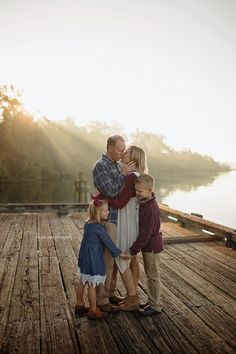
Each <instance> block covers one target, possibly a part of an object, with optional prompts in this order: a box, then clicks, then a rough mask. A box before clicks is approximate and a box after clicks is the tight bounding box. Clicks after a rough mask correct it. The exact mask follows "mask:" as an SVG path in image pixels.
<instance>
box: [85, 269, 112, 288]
mask: <svg viewBox="0 0 236 354" xmlns="http://www.w3.org/2000/svg"><path fill="white" fill-rule="evenodd" d="M105 280H106V275H90V274H82V273H81V281H82V283H83V285H85V284H86V283H89V285H92V286H93V287H94V288H95V287H96V286H98V285H99V284H103V285H104V283H105Z"/></svg>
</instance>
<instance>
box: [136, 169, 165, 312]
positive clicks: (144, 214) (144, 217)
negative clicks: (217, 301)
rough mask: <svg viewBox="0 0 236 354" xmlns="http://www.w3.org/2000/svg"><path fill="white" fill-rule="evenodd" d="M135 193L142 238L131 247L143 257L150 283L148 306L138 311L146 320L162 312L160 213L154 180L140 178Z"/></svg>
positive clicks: (151, 178)
mask: <svg viewBox="0 0 236 354" xmlns="http://www.w3.org/2000/svg"><path fill="white" fill-rule="evenodd" d="M134 183H135V192H136V195H137V197H138V199H139V235H138V238H137V240H136V241H135V242H134V243H133V245H132V246H131V247H130V254H131V255H132V256H134V255H136V254H137V253H139V252H140V251H142V254H143V262H144V270H145V274H146V276H147V279H148V304H146V306H145V307H144V308H143V309H140V310H139V314H140V315H143V316H149V315H155V314H159V313H160V312H161V304H160V269H159V265H160V255H159V253H160V252H162V251H163V249H164V247H163V239H162V233H161V232H160V210H159V207H158V204H157V201H156V197H155V195H154V193H153V186H154V178H153V177H152V176H151V175H149V174H146V173H144V174H141V175H140V176H139V177H138V178H137V179H136V180H135V182H134Z"/></svg>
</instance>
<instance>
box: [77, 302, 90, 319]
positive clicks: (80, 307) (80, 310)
mask: <svg viewBox="0 0 236 354" xmlns="http://www.w3.org/2000/svg"><path fill="white" fill-rule="evenodd" d="M88 312H89V307H86V306H84V305H75V316H77V317H81V316H84V315H87V313H88Z"/></svg>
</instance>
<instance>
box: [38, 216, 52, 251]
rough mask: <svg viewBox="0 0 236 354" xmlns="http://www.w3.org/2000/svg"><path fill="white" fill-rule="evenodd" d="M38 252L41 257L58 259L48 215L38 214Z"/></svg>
mask: <svg viewBox="0 0 236 354" xmlns="http://www.w3.org/2000/svg"><path fill="white" fill-rule="evenodd" d="M37 217H38V252H39V254H38V255H39V257H56V248H55V243H54V239H53V235H52V232H51V228H50V224H49V220H48V214H46V213H42V214H38V215H37Z"/></svg>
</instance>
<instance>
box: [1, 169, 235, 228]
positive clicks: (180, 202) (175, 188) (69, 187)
mask: <svg viewBox="0 0 236 354" xmlns="http://www.w3.org/2000/svg"><path fill="white" fill-rule="evenodd" d="M90 184H91V185H92V182H91V181H90ZM155 192H156V194H157V198H158V201H159V202H161V203H165V204H167V205H169V207H171V208H174V209H178V210H181V211H183V212H186V213H191V212H195V213H199V214H202V215H203V217H204V218H205V219H208V220H211V221H214V222H216V223H219V224H222V225H225V226H229V227H232V228H234V229H236V215H235V214H236V171H230V172H227V173H224V174H220V175H215V176H213V175H210V176H209V175H200V176H195V177H192V176H191V177H190V176H181V177H176V176H175V177H171V176H166V177H161V178H160V177H159V178H158V177H156V188H155ZM30 202H31V203H59V202H68V203H70V202H75V195H74V180H73V179H67V180H55V181H35V182H30V183H14V184H5V185H1V184H0V203H30Z"/></svg>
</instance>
